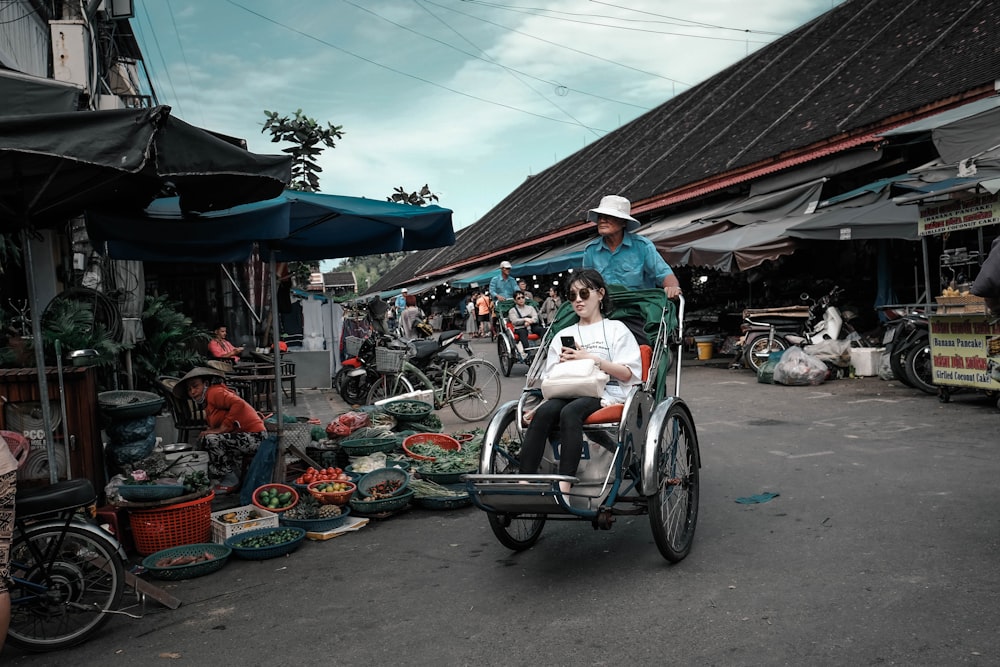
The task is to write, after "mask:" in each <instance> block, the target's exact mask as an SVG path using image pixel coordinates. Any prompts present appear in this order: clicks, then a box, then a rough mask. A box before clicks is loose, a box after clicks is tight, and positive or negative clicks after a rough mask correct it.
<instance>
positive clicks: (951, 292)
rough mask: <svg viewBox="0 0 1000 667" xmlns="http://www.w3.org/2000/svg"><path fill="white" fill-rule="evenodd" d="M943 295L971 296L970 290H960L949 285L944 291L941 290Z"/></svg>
mask: <svg viewBox="0 0 1000 667" xmlns="http://www.w3.org/2000/svg"><path fill="white" fill-rule="evenodd" d="M941 296H969V290H965V291H962V292H960V291H958V290H957V289H956V288H954V287H950V286H949V287H945V288H944V291H943V292H941Z"/></svg>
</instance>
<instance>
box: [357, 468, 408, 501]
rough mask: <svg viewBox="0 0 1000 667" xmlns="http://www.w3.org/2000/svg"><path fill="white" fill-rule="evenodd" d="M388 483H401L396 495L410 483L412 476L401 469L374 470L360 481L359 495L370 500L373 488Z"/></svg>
mask: <svg viewBox="0 0 1000 667" xmlns="http://www.w3.org/2000/svg"><path fill="white" fill-rule="evenodd" d="M388 481H397V482H399V488H398V489H396V493H399V492H400V491H402V490H403V489H405V488H406V485H407V484H409V483H410V474H409V473H408V472H406V471H405V470H401V469H400V468H379V469H378V470H372V471H371V472H370V473H368V474H366V475H364V476H363V477H362V478H361V479H360V480H358V483H357V484H358V493H359V494H361V495H362V496H363V497H365V498H368V497H369V496H370V495H371V489H372V487H374V486H376V485H377V484H381V483H382V482H388Z"/></svg>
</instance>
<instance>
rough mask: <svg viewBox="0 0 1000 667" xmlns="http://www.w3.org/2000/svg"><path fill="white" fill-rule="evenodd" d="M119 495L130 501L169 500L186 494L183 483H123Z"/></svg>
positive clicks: (119, 488)
mask: <svg viewBox="0 0 1000 667" xmlns="http://www.w3.org/2000/svg"><path fill="white" fill-rule="evenodd" d="M118 495H119V496H121V497H122V498H123V499H124V500H128V501H130V502H133V503H136V502H146V501H150V500H169V499H171V498H176V497H178V496H183V495H184V485H183V484H122V485H121V486H119V487H118Z"/></svg>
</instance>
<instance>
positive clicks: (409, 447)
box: [403, 433, 462, 461]
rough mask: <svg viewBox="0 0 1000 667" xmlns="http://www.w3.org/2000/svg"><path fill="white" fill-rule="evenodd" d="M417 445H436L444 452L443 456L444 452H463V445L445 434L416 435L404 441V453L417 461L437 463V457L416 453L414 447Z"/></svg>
mask: <svg viewBox="0 0 1000 667" xmlns="http://www.w3.org/2000/svg"><path fill="white" fill-rule="evenodd" d="M416 445H434V446H436V447H440V448H441V449H442V450H443V451H442V454H443V453H444V451H452V452H460V451H462V445H460V444H459V442H458V440H455V438H453V437H451V436H450V435H445V434H444V433H414V434H413V435H409V436H407V437H406V438H405V439H404V440H403V451H404V452H405V453H406V455H407V456H409V457H410V458H411V459H415V460H417V461H437V457H436V456H431V455H427V454H418V453H416V452H415V451H413V447H415V446H416Z"/></svg>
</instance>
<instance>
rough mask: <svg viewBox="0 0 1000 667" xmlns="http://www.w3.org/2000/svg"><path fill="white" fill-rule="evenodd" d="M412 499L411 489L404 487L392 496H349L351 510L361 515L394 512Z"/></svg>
mask: <svg viewBox="0 0 1000 667" xmlns="http://www.w3.org/2000/svg"><path fill="white" fill-rule="evenodd" d="M412 499H413V489H406V490H405V491H403V492H402V493H400V494H399V495H398V496H393V497H392V498H379V499H377V500H365V499H363V498H351V511H352V512H354V513H357V514H362V515H367V514H381V513H382V512H394V511H396V510H399V509H403V508H404V507H406V505H407V504H408V503H409V502H410V500H412Z"/></svg>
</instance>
